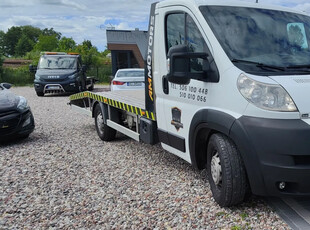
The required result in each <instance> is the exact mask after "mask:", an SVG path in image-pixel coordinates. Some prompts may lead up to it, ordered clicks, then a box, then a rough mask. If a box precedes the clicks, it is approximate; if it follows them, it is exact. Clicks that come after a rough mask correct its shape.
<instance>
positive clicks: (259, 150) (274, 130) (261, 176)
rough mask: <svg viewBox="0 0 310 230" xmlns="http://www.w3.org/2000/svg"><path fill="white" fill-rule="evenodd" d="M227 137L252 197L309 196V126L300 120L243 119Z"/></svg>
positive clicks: (240, 119) (237, 122) (236, 123)
mask: <svg viewBox="0 0 310 230" xmlns="http://www.w3.org/2000/svg"><path fill="white" fill-rule="evenodd" d="M230 134H231V135H230V136H231V137H232V139H233V140H234V141H235V143H236V144H237V147H238V149H239V151H240V152H241V155H242V157H243V160H244V163H245V166H246V169H247V173H248V177H249V181H250V184H251V189H252V192H253V193H254V194H257V195H269V196H281V195H306V196H310V180H309V178H310V125H308V124H307V123H306V122H304V121H302V120H280V119H263V118H254V117H245V116H244V117H241V118H239V119H238V120H236V122H235V123H234V124H233V126H232V128H231V133H230ZM281 182H284V185H285V187H284V188H280V187H281V186H280V183H281ZM281 185H283V183H282V184H281Z"/></svg>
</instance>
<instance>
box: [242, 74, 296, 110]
mask: <svg viewBox="0 0 310 230" xmlns="http://www.w3.org/2000/svg"><path fill="white" fill-rule="evenodd" d="M237 86H238V89H239V91H240V93H241V94H242V96H243V97H245V99H247V100H248V101H249V102H250V103H252V104H254V105H255V106H257V107H259V108H261V109H266V110H272V111H281V112H296V111H297V108H296V105H295V103H294V101H293V100H292V98H291V97H290V95H289V94H288V93H287V92H286V91H285V90H284V89H283V88H282V87H281V86H280V85H272V84H265V83H261V82H257V81H254V80H252V79H250V78H248V77H247V76H246V75H245V74H240V76H239V78H238V82H237Z"/></svg>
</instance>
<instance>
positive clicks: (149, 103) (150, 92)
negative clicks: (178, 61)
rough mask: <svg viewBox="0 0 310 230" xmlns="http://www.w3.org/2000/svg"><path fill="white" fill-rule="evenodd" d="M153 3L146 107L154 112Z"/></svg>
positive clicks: (146, 83)
mask: <svg viewBox="0 0 310 230" xmlns="http://www.w3.org/2000/svg"><path fill="white" fill-rule="evenodd" d="M156 4H157V3H153V4H152V6H151V11H150V19H149V31H148V47H147V53H146V58H145V106H146V110H148V111H150V112H154V87H153V70H152V64H153V48H154V46H153V45H154V28H155V7H156Z"/></svg>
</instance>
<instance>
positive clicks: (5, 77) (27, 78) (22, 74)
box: [0, 66, 34, 86]
mask: <svg viewBox="0 0 310 230" xmlns="http://www.w3.org/2000/svg"><path fill="white" fill-rule="evenodd" d="M33 80H34V75H33V74H31V73H30V72H29V68H28V66H24V67H19V68H14V69H13V68H3V71H2V74H1V77H0V82H7V83H10V84H13V85H15V86H25V85H29V84H33Z"/></svg>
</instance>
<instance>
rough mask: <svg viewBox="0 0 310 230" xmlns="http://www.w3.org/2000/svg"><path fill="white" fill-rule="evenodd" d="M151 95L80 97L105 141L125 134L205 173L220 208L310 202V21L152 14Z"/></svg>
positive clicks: (243, 7)
mask: <svg viewBox="0 0 310 230" xmlns="http://www.w3.org/2000/svg"><path fill="white" fill-rule="evenodd" d="M145 59H146V62H145V66H146V67H145V91H130V92H128V91H113V92H102V93H100V92H98V93H95V92H88V91H85V92H81V93H78V94H75V95H72V96H71V97H70V104H71V106H72V107H73V108H76V109H79V110H80V111H83V112H86V113H87V114H89V115H90V116H92V117H94V120H95V125H96V129H97V132H98V135H99V137H100V138H101V139H102V140H104V141H111V140H113V139H114V138H115V134H116V132H117V131H118V132H121V133H124V134H126V135H127V136H129V137H131V138H133V139H134V140H136V141H141V142H145V143H149V144H155V143H158V142H160V143H161V146H162V147H163V148H164V149H165V150H167V151H169V152H171V153H173V154H175V155H177V156H179V157H181V158H183V159H184V160H186V161H187V162H189V163H191V164H192V165H193V166H194V167H196V168H198V169H205V168H206V169H207V170H206V171H207V173H208V174H209V177H208V180H209V183H210V187H211V190H212V193H213V196H214V199H215V201H216V202H218V204H219V205H221V206H232V205H236V204H238V203H241V202H242V201H243V200H244V199H245V197H246V196H247V194H249V192H250V191H251V192H252V193H254V194H257V195H262V196H284V195H303V196H309V195H310V180H309V178H310V17H309V15H307V14H305V13H303V12H297V11H294V10H291V9H288V8H282V7H277V6H267V5H263V4H260V3H258V4H255V3H245V2H234V3H231V2H228V1H225V2H223V1H218V0H217V1H213V0H208V1H203V0H167V1H162V2H158V3H154V4H152V7H151V14H150V22H149V32H148V50H147V54H146V58H145Z"/></svg>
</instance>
